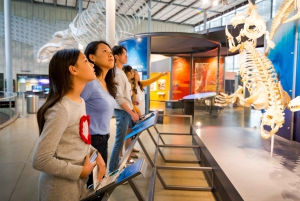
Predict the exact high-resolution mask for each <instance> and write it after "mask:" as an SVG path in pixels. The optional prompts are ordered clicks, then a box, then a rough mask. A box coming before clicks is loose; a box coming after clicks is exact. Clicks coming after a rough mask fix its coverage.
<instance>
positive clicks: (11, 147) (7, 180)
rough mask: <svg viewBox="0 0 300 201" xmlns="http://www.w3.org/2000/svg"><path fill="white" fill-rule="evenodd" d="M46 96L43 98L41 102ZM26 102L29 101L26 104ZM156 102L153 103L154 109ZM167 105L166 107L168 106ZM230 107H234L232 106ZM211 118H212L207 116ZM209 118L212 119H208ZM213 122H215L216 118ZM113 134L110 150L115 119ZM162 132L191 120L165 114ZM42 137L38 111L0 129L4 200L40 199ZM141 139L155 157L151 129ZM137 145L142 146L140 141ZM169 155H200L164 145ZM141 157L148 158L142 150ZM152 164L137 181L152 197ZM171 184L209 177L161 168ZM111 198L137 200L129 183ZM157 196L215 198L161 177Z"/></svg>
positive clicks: (176, 141)
mask: <svg viewBox="0 0 300 201" xmlns="http://www.w3.org/2000/svg"><path fill="white" fill-rule="evenodd" d="M42 102H43V100H41V99H40V104H42ZM25 105H26V104H25ZM153 107H154V106H152V109H153ZM155 107H159V109H161V108H164V103H157V105H156V106H155ZM164 109H165V108H164ZM229 110H231V109H230V108H229ZM165 113H167V114H170V113H173V114H180V113H181V109H177V110H172V109H165ZM207 121H208V120H207ZM208 122H209V121H208ZM212 122H215V120H214V119H212ZM110 126H111V138H110V140H109V154H110V152H111V148H112V146H113V143H114V135H115V120H114V119H112V120H111V125H110ZM157 128H158V130H159V131H160V132H163V131H165V132H166V131H170V132H188V131H189V120H188V119H183V118H179V117H176V118H169V117H168V118H165V119H164V124H157ZM37 139H38V127H37V123H36V115H35V114H27V115H26V117H25V118H19V119H17V120H16V121H15V122H13V123H12V124H11V125H9V126H7V127H5V128H4V129H2V130H0V159H1V160H0V169H1V171H0V200H1V201H20V200H21V201H23V200H24V201H36V200H37V194H38V192H37V184H38V177H39V172H38V171H36V170H34V169H33V168H32V164H31V163H32V153H33V150H34V146H35V144H36V142H37ZM141 140H142V142H143V144H144V145H145V146H146V149H147V150H148V153H149V154H150V156H151V157H153V156H154V150H155V146H154V144H153V143H152V141H151V140H150V137H149V135H148V133H146V132H145V133H143V134H142V135H141ZM164 140H165V142H166V143H174V144H179V143H184V144H187V143H191V137H189V136H185V137H184V136H183V137H176V138H174V137H173V138H172V137H164ZM135 147H136V148H137V149H139V150H141V148H140V146H139V145H138V144H136V146H135ZM162 151H163V153H164V154H165V157H166V158H168V159H196V157H195V154H194V152H193V151H192V150H188V149H167V148H165V149H163V150H162ZM138 155H139V157H140V158H146V157H145V155H144V154H143V153H142V152H140V153H139V154H138ZM158 164H164V162H163V161H162V159H161V157H158ZM165 165H174V166H176V165H185V166H199V165H197V164H165ZM151 172H152V168H151V167H150V164H149V165H148V170H147V174H146V178H143V177H142V176H138V177H137V178H135V179H134V181H135V182H136V183H137V184H138V187H139V189H140V191H141V192H142V194H143V195H144V197H145V200H147V199H148V195H149V185H150V177H151ZM160 173H161V175H162V177H163V178H164V179H165V182H166V183H167V184H172V185H189V186H207V183H206V180H205V179H204V177H203V174H202V173H201V172H195V171H160ZM109 200H110V201H117V200H122V201H129V200H130V201H132V200H137V199H136V197H135V195H134V193H133V191H132V190H131V188H130V186H129V185H122V186H120V187H118V188H116V189H115V191H114V192H113V193H112V195H111V197H110V199H109ZM155 200H172V201H179V200H180V201H182V200H189V201H193V200H203V201H214V200H215V198H214V197H213V195H212V193H211V192H200V191H174V190H164V189H163V187H162V185H161V184H160V182H159V180H158V179H156V186H155Z"/></svg>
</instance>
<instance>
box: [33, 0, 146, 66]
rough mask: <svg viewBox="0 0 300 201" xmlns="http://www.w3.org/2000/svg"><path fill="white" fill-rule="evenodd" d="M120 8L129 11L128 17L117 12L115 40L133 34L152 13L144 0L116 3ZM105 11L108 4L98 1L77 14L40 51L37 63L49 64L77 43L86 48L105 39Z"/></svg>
mask: <svg viewBox="0 0 300 201" xmlns="http://www.w3.org/2000/svg"><path fill="white" fill-rule="evenodd" d="M133 5H134V7H133ZM121 7H122V9H126V10H127V11H126V13H125V14H119V13H118V12H116V18H115V19H116V34H115V38H116V40H119V39H120V38H123V37H125V36H128V34H131V33H128V32H130V31H131V30H133V29H134V28H135V27H137V26H138V25H139V24H141V21H142V20H143V19H144V17H145V15H146V14H147V13H148V11H149V7H148V5H147V3H146V2H145V1H143V0H139V1H126V0H117V1H116V9H120V8H121ZM136 7H137V8H136ZM105 11H106V5H105V1H103V0H95V2H94V3H93V4H92V5H90V6H89V7H88V8H87V9H86V10H84V11H83V12H82V13H79V14H77V16H76V17H75V18H74V20H73V21H72V22H71V23H70V25H69V28H68V29H66V30H63V31H58V32H56V33H54V35H53V38H52V39H51V40H50V41H49V42H48V43H47V44H45V45H44V46H43V47H41V48H40V50H39V51H38V53H37V61H38V62H48V61H49V60H50V58H51V57H52V56H53V54H54V53H55V52H57V51H58V50H61V49H65V48H78V44H80V45H82V46H83V47H85V46H86V45H87V44H89V43H90V42H92V41H95V40H105V38H106V37H105V34H106V32H105V30H106V15H105Z"/></svg>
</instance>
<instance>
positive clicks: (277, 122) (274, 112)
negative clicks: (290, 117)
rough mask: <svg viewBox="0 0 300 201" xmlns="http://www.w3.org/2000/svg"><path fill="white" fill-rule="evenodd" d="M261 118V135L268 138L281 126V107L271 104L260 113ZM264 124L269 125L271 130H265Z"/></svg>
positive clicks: (282, 119)
mask: <svg viewBox="0 0 300 201" xmlns="http://www.w3.org/2000/svg"><path fill="white" fill-rule="evenodd" d="M261 119H262V122H261V136H262V138H264V139H268V138H269V137H271V136H272V135H274V134H275V133H276V132H277V131H278V129H279V128H281V127H282V124H283V123H284V113H283V111H282V109H281V108H279V107H275V106H271V107H269V108H268V109H267V110H266V112H265V113H264V114H263V115H262V117H261ZM264 125H266V126H270V127H271V131H270V132H268V131H266V130H265V129H264Z"/></svg>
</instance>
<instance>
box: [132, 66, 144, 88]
mask: <svg viewBox="0 0 300 201" xmlns="http://www.w3.org/2000/svg"><path fill="white" fill-rule="evenodd" d="M134 71H135V72H136V73H137V72H138V71H137V70H136V69H134ZM135 81H136V80H135V78H134V77H133V85H134V87H136V82H135ZM138 85H139V87H140V89H141V91H145V89H144V87H143V84H142V83H141V81H138Z"/></svg>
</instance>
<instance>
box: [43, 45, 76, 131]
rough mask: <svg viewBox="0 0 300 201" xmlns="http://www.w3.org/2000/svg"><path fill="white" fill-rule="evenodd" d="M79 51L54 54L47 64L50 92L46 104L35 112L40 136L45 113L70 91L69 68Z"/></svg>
mask: <svg viewBox="0 0 300 201" xmlns="http://www.w3.org/2000/svg"><path fill="white" fill-rule="evenodd" d="M79 54H80V51H79V50H77V49H64V50H60V51H58V52H56V53H55V54H54V55H53V57H52V59H51V60H50V63H49V81H50V90H49V94H48V96H47V99H46V102H45V103H44V104H43V105H42V106H41V108H40V109H39V110H38V112H37V122H38V126H39V133H40V135H41V133H42V131H43V128H44V124H45V117H44V115H45V112H46V111H47V110H48V109H49V108H51V107H52V106H53V105H54V104H55V103H57V102H58V101H59V100H60V99H61V98H62V97H63V96H64V95H66V94H67V92H68V91H69V90H70V89H72V83H71V76H70V72H69V66H75V65H76V63H77V60H78V57H79Z"/></svg>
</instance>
